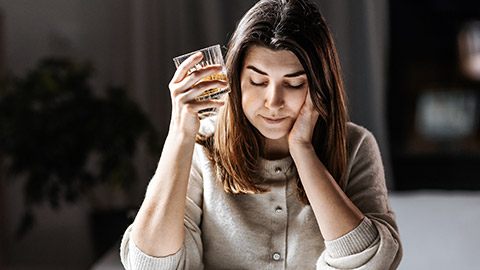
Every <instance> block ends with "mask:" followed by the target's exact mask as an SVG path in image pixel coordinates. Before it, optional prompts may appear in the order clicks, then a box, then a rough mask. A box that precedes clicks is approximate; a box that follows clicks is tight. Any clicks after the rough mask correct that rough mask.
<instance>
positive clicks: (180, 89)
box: [169, 52, 227, 138]
mask: <svg viewBox="0 0 480 270" xmlns="http://www.w3.org/2000/svg"><path fill="white" fill-rule="evenodd" d="M202 58H203V54H202V53H201V52H198V53H196V54H193V55H192V56H190V57H189V58H187V59H186V60H185V61H184V62H183V63H182V64H181V65H180V66H179V67H178V68H177V70H176V72H175V74H174V75H173V78H172V80H171V81H170V84H169V88H170V96H171V99H172V118H171V120H170V121H171V122H170V131H174V132H179V133H180V134H183V135H185V136H191V137H192V138H195V136H196V134H197V132H198V129H199V128H200V120H199V117H198V112H199V111H200V110H204V109H207V108H216V107H220V106H222V105H223V104H224V102H223V101H221V100H202V101H199V100H196V99H195V98H196V97H197V96H198V95H200V94H201V93H202V92H203V91H205V90H208V89H211V88H225V87H226V86H227V82H225V81H221V80H212V81H201V82H199V81H200V80H201V79H203V78H205V77H207V76H210V75H214V74H217V73H219V72H221V71H222V66H221V65H212V66H207V67H204V68H200V69H197V70H195V71H193V72H192V73H190V74H188V71H189V70H190V69H191V68H193V67H194V66H195V65H196V64H198V63H199V62H200V61H201V60H202Z"/></svg>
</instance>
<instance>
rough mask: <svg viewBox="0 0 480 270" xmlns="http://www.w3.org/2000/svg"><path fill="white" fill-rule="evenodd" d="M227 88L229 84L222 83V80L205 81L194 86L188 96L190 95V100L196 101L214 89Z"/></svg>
mask: <svg viewBox="0 0 480 270" xmlns="http://www.w3.org/2000/svg"><path fill="white" fill-rule="evenodd" d="M225 87H227V82H226V81H222V80H212V81H203V82H199V83H197V84H196V85H194V86H193V87H192V88H191V89H190V90H189V91H188V92H186V94H187V95H188V98H189V99H190V98H191V99H194V98H196V97H198V96H199V95H200V94H201V93H203V92H205V91H207V90H210V89H214V88H220V89H223V88H225Z"/></svg>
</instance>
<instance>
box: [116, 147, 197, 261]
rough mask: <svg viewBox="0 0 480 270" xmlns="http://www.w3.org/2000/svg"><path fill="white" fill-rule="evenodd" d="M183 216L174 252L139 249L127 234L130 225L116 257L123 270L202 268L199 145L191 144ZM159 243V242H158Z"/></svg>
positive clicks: (129, 233)
mask: <svg viewBox="0 0 480 270" xmlns="http://www.w3.org/2000/svg"><path fill="white" fill-rule="evenodd" d="M195 147H196V149H195V153H194V157H193V160H192V169H191V171H190V179H189V183H188V193H187V201H186V209H185V217H184V230H185V239H184V242H183V246H182V247H181V248H180V250H179V251H177V252H176V253H175V254H172V255H170V256H166V257H152V256H149V255H148V254H145V253H144V252H143V251H141V250H140V249H139V248H138V247H137V246H136V245H135V243H134V241H133V239H132V237H131V226H130V227H129V228H128V229H127V230H126V232H125V234H124V235H123V238H122V242H121V245H120V258H121V261H122V264H123V266H124V267H125V269H126V270H136V269H203V262H202V256H203V249H202V239H201V231H200V222H201V218H202V208H201V205H202V197H203V196H202V193H203V180H202V179H203V178H202V172H201V166H200V162H199V159H200V158H199V151H202V150H200V149H199V148H200V147H199V146H195ZM160 244H161V243H159V245H160Z"/></svg>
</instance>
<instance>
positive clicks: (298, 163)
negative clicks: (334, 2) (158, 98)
mask: <svg viewBox="0 0 480 270" xmlns="http://www.w3.org/2000/svg"><path fill="white" fill-rule="evenodd" d="M201 58H202V55H201V53H200V54H198V53H197V54H195V55H193V56H191V57H190V58H189V59H188V60H186V61H185V62H184V63H183V64H182V65H181V66H180V67H179V68H178V69H177V71H176V72H175V75H174V76H173V78H172V81H171V83H170V85H169V87H170V91H171V96H172V105H173V106H172V118H171V124H170V130H169V133H168V136H167V139H166V142H165V146H164V150H163V153H162V156H161V158H160V162H159V164H158V168H157V171H156V173H155V175H154V177H153V179H152V180H151V182H150V184H149V186H148V188H147V193H146V197H145V200H144V202H143V204H142V206H141V208H140V210H139V212H138V215H137V216H136V218H135V221H134V222H133V224H132V225H131V226H130V227H129V228H128V229H127V231H126V233H125V235H124V238H123V241H122V245H121V258H122V262H123V264H124V266H125V267H126V268H127V269H143V268H149V269H150V268H151V269H202V268H206V269H267V268H271V269H282V268H286V269H313V268H315V267H316V268H317V269H357V268H361V269H395V268H396V266H397V265H398V264H399V262H400V259H401V245H400V240H399V236H398V232H397V226H396V222H395V217H394V214H393V213H392V211H391V209H390V206H389V204H388V200H387V191H386V187H385V179H384V172H383V167H382V162H381V157H380V153H379V150H378V147H377V144H376V141H375V139H374V137H373V136H372V134H371V133H369V132H368V131H367V130H365V129H364V128H362V127H359V126H357V125H355V124H352V123H347V112H346V107H345V98H344V89H343V83H342V79H341V72H340V65H339V61H338V57H337V54H336V50H335V46H334V44H333V40H332V37H331V34H330V31H329V29H328V27H327V25H326V22H325V20H324V19H323V17H322V15H321V14H320V12H319V10H318V8H317V7H316V5H315V4H314V3H313V2H311V1H309V0H290V1H288V0H283V1H282V0H265V1H260V2H258V3H257V4H256V5H255V6H254V7H253V8H251V9H250V10H249V11H248V12H247V13H246V14H245V15H244V17H243V18H242V20H241V21H240V23H239V25H238V27H237V29H236V31H235V33H234V35H233V37H232V39H231V41H230V44H229V50H228V54H227V59H226V66H227V73H228V78H229V87H230V89H231V93H230V94H229V95H228V98H227V99H226V100H225V101H222V100H206V101H196V100H195V97H196V96H198V95H199V94H200V93H201V92H203V91H204V90H206V89H210V88H214V87H226V86H227V83H226V82H223V81H209V82H200V83H197V82H198V81H199V80H200V79H201V78H203V77H206V76H209V75H212V74H215V73H218V72H219V71H220V70H221V67H218V66H211V67H207V68H204V69H201V70H198V71H196V72H193V73H192V74H191V75H188V76H187V71H188V70H189V69H190V68H191V67H193V66H194V65H195V64H196V63H198V62H199V61H200V60H201ZM206 108H217V109H218V113H217V116H216V117H209V118H206V119H204V120H202V121H200V120H199V116H198V112H199V111H201V110H204V109H206Z"/></svg>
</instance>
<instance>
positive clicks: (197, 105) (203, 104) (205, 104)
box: [189, 99, 225, 113]
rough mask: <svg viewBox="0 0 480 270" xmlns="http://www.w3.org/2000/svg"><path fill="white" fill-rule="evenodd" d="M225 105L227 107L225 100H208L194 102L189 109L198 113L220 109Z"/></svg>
mask: <svg viewBox="0 0 480 270" xmlns="http://www.w3.org/2000/svg"><path fill="white" fill-rule="evenodd" d="M223 105H225V101H224V100H213V99H207V100H202V101H195V102H192V103H190V104H189V107H190V109H191V110H193V111H194V112H196V113H198V112H199V111H201V110H205V109H212V108H219V107H221V106H223Z"/></svg>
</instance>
